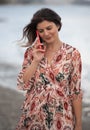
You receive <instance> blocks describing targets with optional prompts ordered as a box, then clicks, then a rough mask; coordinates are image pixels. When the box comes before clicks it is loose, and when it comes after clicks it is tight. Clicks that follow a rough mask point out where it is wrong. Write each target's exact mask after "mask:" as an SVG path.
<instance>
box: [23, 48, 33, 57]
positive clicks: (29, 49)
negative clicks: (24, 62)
mask: <svg viewBox="0 0 90 130" xmlns="http://www.w3.org/2000/svg"><path fill="white" fill-rule="evenodd" d="M30 55H32V48H31V47H28V48H26V50H25V53H24V57H25V58H27V57H28V56H30Z"/></svg>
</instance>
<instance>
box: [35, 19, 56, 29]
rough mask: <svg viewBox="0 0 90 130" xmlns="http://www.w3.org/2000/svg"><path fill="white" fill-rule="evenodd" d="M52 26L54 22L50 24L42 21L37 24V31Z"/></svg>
mask: <svg viewBox="0 0 90 130" xmlns="http://www.w3.org/2000/svg"><path fill="white" fill-rule="evenodd" d="M53 25H55V23H54V22H50V21H47V20H44V21H42V22H40V23H38V24H37V29H40V28H46V27H48V26H53Z"/></svg>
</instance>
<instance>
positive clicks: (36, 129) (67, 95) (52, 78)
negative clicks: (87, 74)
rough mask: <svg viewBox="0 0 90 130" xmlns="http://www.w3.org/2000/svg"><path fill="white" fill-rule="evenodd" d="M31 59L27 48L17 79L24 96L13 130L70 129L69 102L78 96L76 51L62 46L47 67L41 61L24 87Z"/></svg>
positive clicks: (46, 63) (78, 67)
mask: <svg viewBox="0 0 90 130" xmlns="http://www.w3.org/2000/svg"><path fill="white" fill-rule="evenodd" d="M32 60H33V55H32V48H28V49H26V52H25V55H24V62H23V65H22V70H21V71H20V73H19V75H18V79H17V81H18V84H17V85H18V88H19V89H21V90H26V96H25V100H24V103H23V106H22V115H21V118H20V121H19V123H18V126H17V128H16V130H73V129H74V112H73V109H72V100H78V98H81V97H82V91H81V88H80V87H81V56H80V53H79V51H78V50H77V49H76V48H74V47H72V46H70V45H68V44H65V43H63V45H62V47H61V48H59V49H58V51H57V53H56V54H55V56H54V57H53V59H52V63H51V65H49V64H48V62H47V59H46V58H43V59H42V60H41V62H40V63H39V65H38V68H37V70H36V72H35V74H34V75H33V77H32V78H31V79H30V80H29V81H28V83H27V84H25V83H24V82H23V78H22V77H23V73H24V71H25V69H26V68H27V67H28V66H29V65H30V64H31V62H32Z"/></svg>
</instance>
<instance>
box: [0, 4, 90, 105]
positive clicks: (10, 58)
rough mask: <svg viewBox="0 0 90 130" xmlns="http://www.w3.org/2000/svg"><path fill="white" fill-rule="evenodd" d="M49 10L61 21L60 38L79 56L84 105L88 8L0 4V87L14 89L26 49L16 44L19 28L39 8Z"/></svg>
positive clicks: (88, 74) (88, 81)
mask: <svg viewBox="0 0 90 130" xmlns="http://www.w3.org/2000/svg"><path fill="white" fill-rule="evenodd" d="M46 7H47V8H51V9H53V10H54V11H56V12H57V13H58V14H59V15H60V16H61V18H62V29H61V31H60V32H59V36H60V39H61V40H62V41H63V42H65V43H68V44H70V45H72V46H74V47H76V48H77V49H78V50H79V51H80V53H81V57H82V86H81V87H82V90H83V92H84V100H85V102H87V103H88V102H89V103H90V101H89V99H90V6H88V5H76V4H73V5H72V4H64V5H44V4H43V5H42V4H36V5H35V4H34V5H33V4H28V5H22V4H21V5H20V4H19V5H0V86H3V87H7V88H10V89H15V90H17V86H16V82H17V75H18V73H19V71H20V69H21V65H22V62H23V55H24V51H25V49H26V48H22V47H21V46H20V45H19V44H18V40H20V39H21V38H22V31H23V28H24V27H25V26H26V25H27V24H28V23H29V22H30V20H31V18H32V16H33V14H34V13H35V12H36V11H37V10H38V9H41V8H46Z"/></svg>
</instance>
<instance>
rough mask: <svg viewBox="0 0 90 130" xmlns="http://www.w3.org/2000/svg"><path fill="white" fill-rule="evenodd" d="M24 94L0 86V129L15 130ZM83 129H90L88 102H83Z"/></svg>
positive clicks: (89, 107) (89, 106)
mask: <svg viewBox="0 0 90 130" xmlns="http://www.w3.org/2000/svg"><path fill="white" fill-rule="evenodd" d="M23 101H24V94H23V93H21V92H18V91H16V90H12V89H9V88H4V87H2V86H0V130H15V127H16V125H17V123H18V121H19V118H20V115H21V109H20V108H21V106H22V103H23ZM82 120H83V123H82V126H83V130H89V129H90V126H89V125H90V104H89V105H88V104H86V103H84V102H83V116H82Z"/></svg>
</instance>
